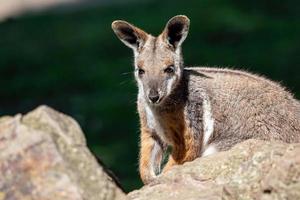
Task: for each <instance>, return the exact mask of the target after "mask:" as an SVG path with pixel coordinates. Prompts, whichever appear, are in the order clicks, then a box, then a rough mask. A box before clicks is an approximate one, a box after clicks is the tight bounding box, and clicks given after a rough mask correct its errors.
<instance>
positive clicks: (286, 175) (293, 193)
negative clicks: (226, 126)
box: [128, 140, 300, 200]
mask: <svg viewBox="0 0 300 200" xmlns="http://www.w3.org/2000/svg"><path fill="white" fill-rule="evenodd" d="M128 196H129V198H130V199H132V200H137V199H139V200H149V199H155V200H179V199H183V200H190V199H195V200H196V199H197V200H198V199H205V200H209V199H249V200H250V199H263V200H276V199H300V144H284V143H279V142H266V141H259V140H248V141H245V142H243V143H241V144H238V145H236V146H235V147H234V148H232V149H231V150H229V151H227V152H220V153H217V154H215V155H211V156H207V157H203V158H198V159H196V160H195V161H193V162H189V163H185V164H184V165H182V166H176V167H174V168H172V169H171V170H170V171H168V172H167V173H165V174H163V175H161V176H159V177H158V178H157V179H156V180H155V181H154V182H152V183H151V184H149V185H147V186H144V187H143V188H141V189H140V190H136V191H133V192H131V193H129V195H128Z"/></svg>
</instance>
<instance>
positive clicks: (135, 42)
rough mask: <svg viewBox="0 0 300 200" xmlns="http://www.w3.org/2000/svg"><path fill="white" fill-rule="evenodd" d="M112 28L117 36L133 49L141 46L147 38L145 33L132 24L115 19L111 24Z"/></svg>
mask: <svg viewBox="0 0 300 200" xmlns="http://www.w3.org/2000/svg"><path fill="white" fill-rule="evenodd" d="M111 27H112V29H113V30H114V32H115V34H116V35H117V36H118V38H119V39H120V40H121V41H122V42H123V43H124V44H125V45H127V46H129V47H130V48H132V49H133V50H138V49H139V48H141V47H142V46H143V45H144V44H145V41H146V40H147V35H148V34H147V33H146V32H144V31H143V30H141V29H139V28H137V27H135V26H133V25H132V24H130V23H128V22H126V21H122V20H116V21H114V22H113V23H112V24H111Z"/></svg>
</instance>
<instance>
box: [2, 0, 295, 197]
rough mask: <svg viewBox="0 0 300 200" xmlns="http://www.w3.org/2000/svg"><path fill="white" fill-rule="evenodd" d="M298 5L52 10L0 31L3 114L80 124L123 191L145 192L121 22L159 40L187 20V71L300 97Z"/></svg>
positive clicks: (272, 0) (208, 0)
mask: <svg viewBox="0 0 300 200" xmlns="http://www.w3.org/2000/svg"><path fill="white" fill-rule="evenodd" d="M299 5H300V2H299V1H292V0H286V1H279V0H263V1H261V0H248V1H241V0H227V1H225V0H198V1H197V0H195V1H179V0H172V1H170V0H167V1H157V0H152V1H145V2H144V1H143V2H142V1H137V2H131V3H122V4H106V5H105V6H104V5H102V6H101V5H98V6H94V7H88V8H85V9H75V10H72V9H71V10H68V11H56V10H49V11H47V12H42V13H37V14H27V15H24V16H22V17H19V18H17V19H12V20H7V21H5V22H2V23H0V115H7V114H9V115H13V114H15V113H19V112H21V113H26V112H28V111H30V110H32V109H33V108H35V107H36V106H38V105H40V104H47V105H49V106H51V107H53V108H55V109H57V110H59V111H62V112H64V113H66V114H68V115H71V116H72V117H74V118H75V119H76V120H77V121H78V122H79V124H80V125H81V127H82V128H83V130H84V132H85V134H86V137H87V141H88V145H89V147H90V148H91V149H92V150H93V151H94V152H96V154H97V155H99V157H100V158H101V159H102V160H103V161H104V162H105V163H106V164H107V166H108V167H109V168H111V169H112V171H113V172H114V173H115V174H116V175H117V176H118V177H119V179H120V181H121V183H122V184H123V185H124V187H125V189H126V190H127V191H131V190H132V189H135V188H139V187H140V186H141V182H140V180H139V177H138V171H137V166H138V165H137V163H138V159H137V158H138V146H139V142H138V138H139V130H138V128H139V126H138V116H137V111H136V108H135V102H136V94H137V89H136V86H135V82H134V79H133V75H132V71H133V70H132V69H133V68H132V61H133V55H132V52H131V50H130V49H128V48H127V47H125V46H124V45H123V44H122V43H121V42H120V41H119V40H118V39H117V38H116V37H115V35H114V34H113V32H112V30H111V22H112V21H113V20H115V19H125V20H127V21H129V22H131V23H133V24H135V25H137V26H139V27H140V28H142V29H144V30H146V31H147V32H149V33H152V34H154V35H157V34H159V33H160V32H161V30H162V29H163V27H164V26H165V23H166V22H167V20H168V19H169V18H170V17H172V16H174V15H177V14H185V15H187V16H188V17H190V19H191V27H190V34H189V36H188V38H187V40H186V42H185V43H184V47H183V52H184V58H185V63H186V64H187V65H206V66H226V67H233V68H239V69H246V70H249V71H252V72H256V73H259V74H264V75H265V76H267V77H269V78H271V79H273V80H276V81H279V82H282V84H283V85H285V86H287V87H288V88H289V89H290V90H291V91H292V92H293V93H295V94H296V96H297V97H298V98H299V95H300V76H299V73H300V66H299V55H300V54H299V52H300V41H299V35H300V28H299V19H300V16H299V13H300V12H299V9H298V8H299Z"/></svg>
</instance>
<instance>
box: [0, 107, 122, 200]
mask: <svg viewBox="0 0 300 200" xmlns="http://www.w3.org/2000/svg"><path fill="white" fill-rule="evenodd" d="M125 198H126V197H125V194H123V192H122V191H121V190H120V189H119V188H117V187H116V185H115V184H114V182H113V181H112V179H111V178H110V177H109V176H108V175H107V174H106V173H105V172H104V170H103V168H102V167H101V166H99V164H98V163H97V161H96V160H95V158H94V157H93V155H92V154H91V153H90V151H89V150H88V148H87V147H86V141H85V138H84V136H83V133H82V131H81V129H80V127H79V126H78V124H77V123H76V122H75V121H74V120H73V119H72V118H70V117H68V116H66V115H63V114H61V113H58V112H56V111H54V110H52V109H50V108H48V107H46V106H41V107H39V108H37V109H36V110H34V111H32V112H30V113H29V114H27V115H25V116H22V115H17V116H15V117H3V118H0V200H29V199H30V200H31V199H34V200H83V199H85V200H102V199H125Z"/></svg>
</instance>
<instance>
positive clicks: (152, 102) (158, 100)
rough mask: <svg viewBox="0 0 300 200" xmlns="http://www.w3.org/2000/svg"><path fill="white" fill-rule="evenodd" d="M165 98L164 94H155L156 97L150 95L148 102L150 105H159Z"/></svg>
mask: <svg viewBox="0 0 300 200" xmlns="http://www.w3.org/2000/svg"><path fill="white" fill-rule="evenodd" d="M163 99H164V96H155V97H148V102H149V104H150V105H153V106H159V105H160V104H161V103H162V101H163Z"/></svg>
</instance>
